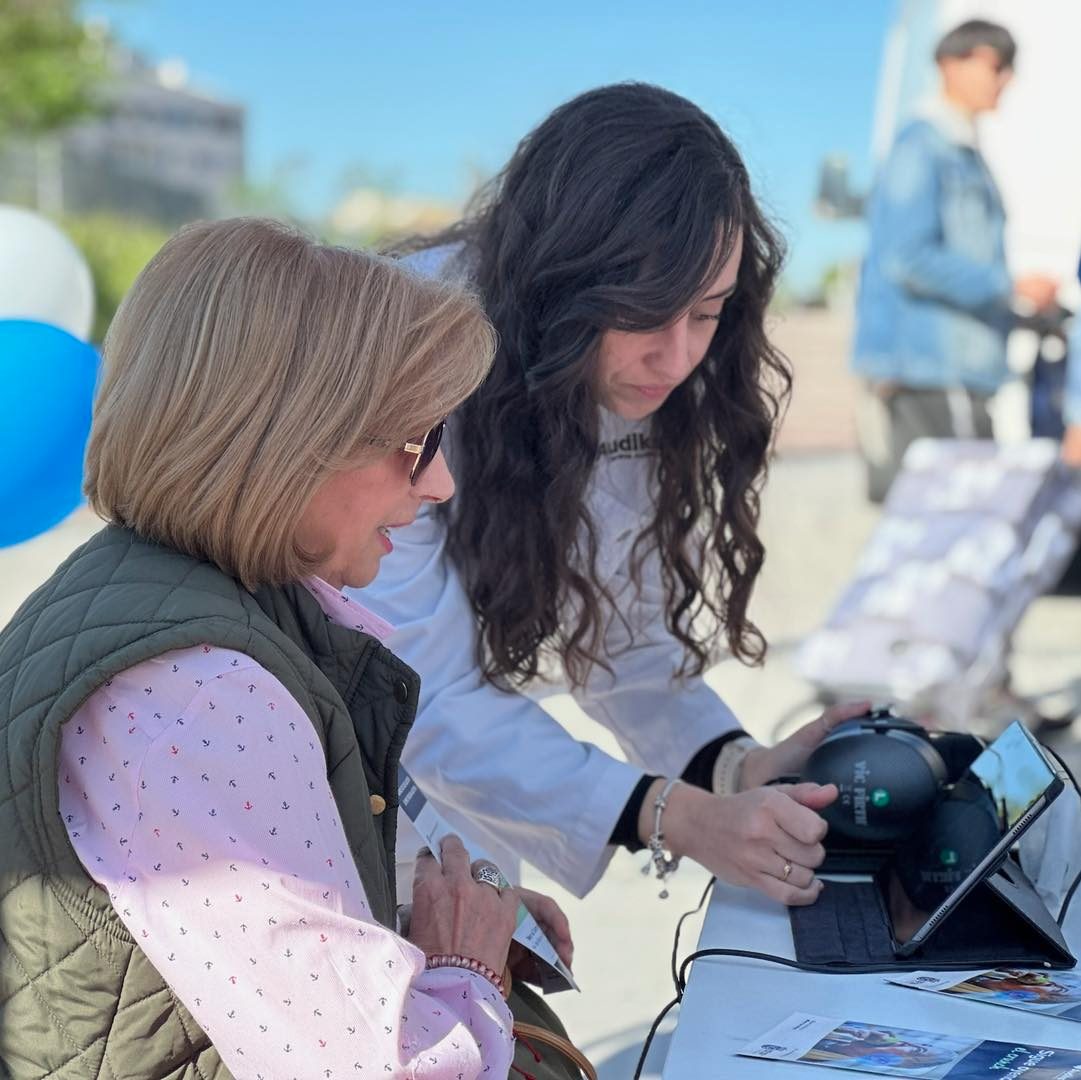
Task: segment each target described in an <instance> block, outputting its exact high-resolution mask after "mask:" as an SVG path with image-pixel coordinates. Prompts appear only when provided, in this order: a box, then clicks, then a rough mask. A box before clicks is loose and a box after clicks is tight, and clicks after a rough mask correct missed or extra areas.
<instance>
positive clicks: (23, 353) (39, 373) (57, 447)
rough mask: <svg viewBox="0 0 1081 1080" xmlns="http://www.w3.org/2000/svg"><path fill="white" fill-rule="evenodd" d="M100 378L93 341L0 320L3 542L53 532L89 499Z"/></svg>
mask: <svg viewBox="0 0 1081 1080" xmlns="http://www.w3.org/2000/svg"><path fill="white" fill-rule="evenodd" d="M97 376H98V354H97V352H96V351H95V349H94V348H93V346H91V345H88V344H86V342H85V341H80V340H79V339H78V338H76V337H72V336H71V334H69V333H67V331H65V330H60V329H58V328H57V327H55V326H49V325H48V324H46V323H39V322H30V321H28V320H25V319H3V320H0V547H5V546H7V545H9V544H17V543H19V542H21V541H23V540H29V539H30V537H32V536H37V535H38V533H42V532H45V530H46V529H50V528H52V526H53V525H55V524H56V523H57V522H59V521H62V520H63V519H64V518H65V517H67V515H68V514H70V513H71V512H72V510H74V509H75V508H76V507H77V506H79V504H80V503H81V502H82V498H83V496H82V485H83V452H84V451H85V449H86V440H87V436H88V435H89V434H90V413H91V409H92V406H93V401H94V385H95V383H96V381H97Z"/></svg>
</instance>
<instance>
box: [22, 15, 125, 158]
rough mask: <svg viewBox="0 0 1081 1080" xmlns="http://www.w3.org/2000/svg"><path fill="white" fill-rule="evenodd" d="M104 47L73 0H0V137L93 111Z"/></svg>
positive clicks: (58, 124) (31, 132)
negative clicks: (78, 11) (79, 12)
mask: <svg viewBox="0 0 1081 1080" xmlns="http://www.w3.org/2000/svg"><path fill="white" fill-rule="evenodd" d="M105 50H106V42H105V36H104V34H99V33H95V32H94V31H93V30H91V29H88V28H87V27H86V26H84V25H83V23H82V22H80V20H79V18H78V14H77V4H76V3H75V2H74V0H0V140H2V139H4V138H6V137H9V136H11V135H20V136H31V137H32V136H37V135H42V134H45V133H46V132H49V131H54V130H56V129H57V128H62V127H64V126H66V125H67V124H70V123H72V122H73V121H75V120H78V119H79V118H80V117H83V116H87V115H90V114H92V113H94V112H96V111H97V109H98V99H97V95H96V90H97V88H98V86H99V84H100V82H101V81H102V79H103V78H104V76H105V72H106V64H105Z"/></svg>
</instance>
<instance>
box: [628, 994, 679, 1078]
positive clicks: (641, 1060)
mask: <svg viewBox="0 0 1081 1080" xmlns="http://www.w3.org/2000/svg"><path fill="white" fill-rule="evenodd" d="M682 998H683V995H682V994H678V995H676V997H674V998H672V1000H671V1001H670V1002H668V1004H667V1005H665V1007H664V1008H663V1009H661V1011H660V1013H659V1014H658V1016H657V1019H656V1020H654V1021H653V1026H652V1027H651V1028H650V1029H649V1034H648V1035H647V1036H646V1041H645V1042H644V1043H643V1044H642V1053H641V1054H639V1056H638V1064H637V1065H636V1066H635V1069H634V1080H640V1077H641V1075H642V1069H643V1067H644V1066H645V1064H646V1055H647V1054H648V1053H649V1047H650V1045H651V1043H652V1042H653V1036H654V1035H656V1034H657V1028H659V1027H660V1026H661V1024H662V1023H663V1022H664V1018H665V1017H666V1016H667V1015H668V1014H669V1013H670V1012H671V1011H672V1010H673V1009H674V1008H675V1007H676V1006H677V1005H678V1004H679V1003H680V1001H681V1000H682Z"/></svg>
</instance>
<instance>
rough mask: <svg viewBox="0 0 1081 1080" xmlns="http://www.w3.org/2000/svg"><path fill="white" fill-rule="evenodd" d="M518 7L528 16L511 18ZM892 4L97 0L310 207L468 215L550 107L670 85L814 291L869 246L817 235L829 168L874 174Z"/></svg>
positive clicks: (255, 174) (840, 230) (808, 0)
mask: <svg viewBox="0 0 1081 1080" xmlns="http://www.w3.org/2000/svg"><path fill="white" fill-rule="evenodd" d="M516 8H518V9H519V10H516ZM894 9H895V3H894V0H715V2H714V3H712V4H705V3H699V2H688V3H672V4H667V5H664V4H659V3H657V2H656V0H654V2H652V3H645V2H638V0H622V2H613V0H604V2H594V3H590V2H589V0H579V2H577V3H575V2H572V0H549V2H547V3H545V4H543V5H542V6H532V7H530V8H529V9H528V10H525V8H524V6H521V5H512V4H507V3H506V2H503V3H495V2H488V0H484V2H469V0H466V2H465V3H463V4H460V5H448V4H445V3H440V4H436V3H434V2H428V3H409V2H399V3H397V4H394V5H391V4H389V3H385V2H384V3H370V2H360V0H355V2H352V3H349V2H345V0H315V2H311V3H307V4H300V3H285V2H280V0H263V2H262V3H255V2H252V0H226V2H222V0H111V2H110V0H96V2H90V3H86V4H85V5H84V10H85V12H86V13H87V14H90V15H102V16H105V17H106V18H107V19H108V20H109V22H110V24H111V25H112V27H113V29H114V31H115V33H116V34H117V36H119V37H120V38H121V39H122V40H123V41H125V42H126V43H127V44H129V45H132V46H134V47H136V48H139V49H141V50H143V51H145V52H146V53H147V54H148V55H149V56H150V57H151V58H153V59H165V58H172V57H179V58H181V59H183V60H185V61H186V62H187V64H188V66H189V69H190V71H191V79H192V82H193V84H195V85H197V86H202V87H206V88H208V89H210V90H212V91H214V92H216V93H219V94H221V95H222V96H225V97H227V98H230V99H234V100H237V101H239V102H242V103H243V104H245V105H246V106H247V108H248V163H249V172H250V174H251V178H252V179H253V180H255V181H260V180H267V179H268V178H270V177H271V176H272V175H274V173H275V172H281V171H282V169H283V167H285V166H289V165H291V166H292V168H291V169H290V170H289V175H291V177H292V183H293V192H294V195H295V197H296V200H297V203H298V205H299V206H300V208H301V209H302V210H303V211H304V212H305V213H306V214H309V215H318V214H320V213H321V212H324V211H326V210H328V209H329V208H330V206H332V205H333V203H334V201H335V199H336V197H337V195H339V194H340V193H341V191H342V182H343V178H344V177H345V176H346V175H348V174H349V173H350V171H351V170H361V171H362V173H363V174H365V175H368V176H370V177H372V178H374V179H377V180H381V181H383V182H386V183H387V184H389V185H392V186H394V187H395V188H396V189H397V190H400V191H402V192H410V193H416V194H422V195H432V196H437V197H440V198H449V199H461V198H462V197H463V196H464V195H465V194H467V193H468V191H469V190H470V186H471V182H472V178H473V177H474V176H475V175H476V174H477V172H480V173H483V174H490V173H491V172H494V171H495V170H496V169H498V168H499V166H500V165H501V164H502V163H503V161H504V160H505V159H506V157H507V156H508V155H509V153H510V152H511V150H512V149H513V147H514V145H515V143H516V142H517V141H518V139H519V138H520V137H521V136H522V135H524V134H525V133H526V132H527V131H528V130H529V129H530V128H531V127H533V126H534V125H535V124H536V123H537V122H538V121H539V120H541V119H542V118H543V117H544V116H545V115H546V114H547V113H548V112H549V111H550V110H551V109H552V108H553V107H554V106H555V105H557V104H559V103H560V102H561V101H564V100H566V99H567V98H569V97H571V96H573V95H574V94H576V93H578V92H579V91H581V90H584V89H586V88H588V87H591V86H596V85H600V84H602V83H606V82H614V81H617V80H621V79H642V80H645V81H649V82H656V83H660V84H662V85H664V86H667V87H669V88H671V89H673V90H675V91H677V92H679V93H682V94H684V95H686V96H687V97H689V98H691V99H692V100H694V101H696V102H697V103H698V104H699V105H701V106H702V107H703V108H704V109H705V110H706V111H707V112H710V113H711V114H712V115H713V116H715V117H716V118H717V120H718V121H719V122H720V124H721V126H722V127H724V128H725V130H726V131H727V132H728V133H729V134H730V135H731V136H732V137H733V138H734V139H735V141H736V142H737V144H738V145H739V146H740V148H741V149H742V151H743V153H744V156H745V158H746V160H747V162H748V165H749V167H750V169H751V172H752V175H753V176H754V178H755V182H756V186H757V188H758V191H759V193H760V195H761V196H762V198H763V200H764V202H765V203H766V205H767V206H768V207H769V208H770V209H771V211H772V213H773V215H774V217H775V218H777V219H778V220H779V221H780V223H781V225H782V227H783V228H784V230H785V232H786V234H787V235H788V236H789V239H790V243H791V254H790V263H789V272H790V280H791V281H792V282H793V284H794V285H796V286H797V287H798V288H806V287H808V286H810V285H811V284H813V283H814V282H815V281H816V280H817V278H818V276H819V275H820V273H821V271H822V269H823V268H824V267H825V266H826V265H828V264H829V263H830V262H832V261H834V260H836V259H838V258H850V257H853V256H854V255H856V254H858V252H859V251H860V249H861V245H862V240H863V237H862V229H861V227H860V226H859V225H855V224H837V223H832V222H822V221H817V220H816V219H815V218H814V217H813V215H812V212H811V200H812V198H813V195H814V190H815V182H816V177H817V169H818V164H819V162H820V161H821V159H822V156H823V155H824V154H825V153H828V152H838V153H842V154H845V155H847V156H848V158H849V160H850V162H851V164H852V171H853V174H854V176H855V178H856V179H857V181H861V182H862V181H866V179H867V178H868V176H869V172H870V164H869V161H870V139H871V125H872V118H873V111H874V98H875V90H876V87H877V80H878V69H879V63H880V60H881V55H882V47H883V40H884V35H885V31H886V28H887V26H888V24H889V22H890V20H891V18H892V16H893V14H894Z"/></svg>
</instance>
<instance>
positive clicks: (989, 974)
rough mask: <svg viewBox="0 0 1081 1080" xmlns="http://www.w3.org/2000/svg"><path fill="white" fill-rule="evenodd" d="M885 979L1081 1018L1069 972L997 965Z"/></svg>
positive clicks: (1078, 991)
mask: <svg viewBox="0 0 1081 1080" xmlns="http://www.w3.org/2000/svg"><path fill="white" fill-rule="evenodd" d="M886 981H887V982H891V983H896V984H897V985H898V986H911V987H912V988H913V989H915V990H930V991H932V993H936V994H949V995H950V996H951V997H961V998H967V999H968V1000H970V1001H983V1002H985V1003H987V1004H988V1005H1005V1006H1006V1008H1008V1009H1022V1010H1024V1011H1025V1012H1034V1013H1042V1014H1043V1015H1045V1016H1057V1017H1059V1018H1060V1019H1062V1020H1076V1021H1081V975H1076V974H1074V973H1073V972H1072V971H1027V970H1024V971H1023V970H1021V969H1019V968H998V969H996V970H994V971H977V972H974V973H972V974H970V975H964V976H962V975H959V974H958V973H957V972H956V971H953V972H949V971H947V972H943V971H912V972H904V973H898V974H897V975H891V976H890V977H889V978H888V979H887V980H886Z"/></svg>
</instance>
